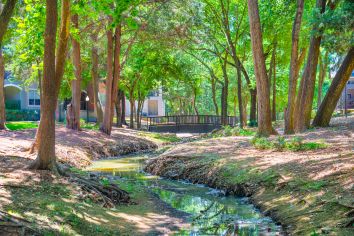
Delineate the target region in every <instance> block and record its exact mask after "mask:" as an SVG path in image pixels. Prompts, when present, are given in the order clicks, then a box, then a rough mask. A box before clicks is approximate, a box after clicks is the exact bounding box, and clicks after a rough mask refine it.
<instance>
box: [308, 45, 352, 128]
mask: <svg viewBox="0 0 354 236" xmlns="http://www.w3.org/2000/svg"><path fill="white" fill-rule="evenodd" d="M353 70H354V47H351V48H350V50H349V51H348V53H347V55H346V57H345V59H344V60H343V63H342V65H341V66H340V68H339V70H338V71H337V73H336V75H335V77H334V78H333V81H332V84H331V86H330V87H329V90H328V92H327V94H326V96H325V98H324V99H323V102H322V103H321V106H320V107H319V109H318V111H317V114H316V117H315V119H314V120H313V125H314V126H328V125H329V122H330V121H331V117H332V114H333V111H334V109H335V108H336V106H337V103H338V100H339V98H340V96H341V94H342V92H343V89H344V87H345V85H346V84H347V81H348V80H349V78H350V75H351V73H352V71H353ZM345 95H346V94H345Z"/></svg>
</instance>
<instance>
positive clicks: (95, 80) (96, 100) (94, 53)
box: [91, 31, 103, 125]
mask: <svg viewBox="0 0 354 236" xmlns="http://www.w3.org/2000/svg"><path fill="white" fill-rule="evenodd" d="M91 39H92V49H91V61H92V67H91V76H92V88H93V104H94V107H95V113H96V118H97V121H96V123H97V125H101V124H102V121H103V111H102V104H101V101H100V97H99V77H98V76H99V75H98V48H97V41H98V33H97V31H96V32H93V33H92V34H91Z"/></svg>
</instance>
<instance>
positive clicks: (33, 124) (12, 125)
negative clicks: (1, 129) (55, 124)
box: [6, 121, 38, 131]
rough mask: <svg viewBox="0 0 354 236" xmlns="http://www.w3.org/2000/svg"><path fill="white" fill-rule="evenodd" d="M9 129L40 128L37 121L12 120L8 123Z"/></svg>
mask: <svg viewBox="0 0 354 236" xmlns="http://www.w3.org/2000/svg"><path fill="white" fill-rule="evenodd" d="M6 127H7V128H8V129H9V130H13V131H14V130H25V129H36V128H38V122H37V121H11V122H7V123H6Z"/></svg>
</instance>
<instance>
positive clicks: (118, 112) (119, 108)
mask: <svg viewBox="0 0 354 236" xmlns="http://www.w3.org/2000/svg"><path fill="white" fill-rule="evenodd" d="M115 107H116V116H117V122H116V126H117V127H118V128H120V127H122V101H121V90H120V89H119V90H118V94H117V101H116V103H115Z"/></svg>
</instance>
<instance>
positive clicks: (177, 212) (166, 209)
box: [88, 153, 282, 235]
mask: <svg viewBox="0 0 354 236" xmlns="http://www.w3.org/2000/svg"><path fill="white" fill-rule="evenodd" d="M156 156H157V154H154V153H149V154H135V155H129V156H126V157H121V158H116V159H109V160H100V161H95V162H94V163H93V165H92V166H90V167H89V169H88V170H90V171H94V172H99V173H100V174H103V175H105V176H106V177H107V178H109V179H113V180H115V181H117V182H118V184H119V185H120V187H122V188H123V189H125V190H127V191H128V192H131V193H132V194H134V192H135V191H137V190H139V191H142V192H143V194H144V198H146V199H150V200H151V199H152V201H153V205H155V206H154V209H144V214H143V215H144V216H146V215H155V217H154V218H153V219H152V221H153V222H151V224H149V225H145V226H144V227H145V228H144V227H140V228H139V224H140V222H138V221H136V227H135V228H134V229H133V230H132V234H131V235H166V234H167V235H172V234H177V235H235V234H238V235H260V234H267V235H280V234H282V229H281V227H280V226H279V225H277V224H275V223H274V222H273V221H272V220H271V218H269V217H266V216H264V215H263V214H262V213H261V212H260V211H259V210H257V209H256V208H255V207H254V205H252V204H250V203H249V201H248V199H247V198H237V197H234V196H226V195H225V192H224V191H222V190H217V189H212V188H209V187H207V186H205V185H198V184H191V183H187V182H183V181H176V180H170V179H165V178H161V177H158V176H155V175H150V174H147V173H145V172H144V171H143V169H144V167H145V165H146V164H145V163H146V161H148V160H150V159H152V158H154V157H156ZM150 166H151V165H150ZM133 199H134V195H133ZM139 204H140V205H142V206H141V207H142V208H144V207H145V206H146V205H147V204H144V202H139ZM118 211H119V209H118ZM129 214H130V215H131V216H130V218H131V220H132V222H134V220H135V218H136V216H137V215H141V214H140V213H137V212H130V213H129ZM156 214H157V215H158V214H161V216H164V217H158V216H156ZM166 215H169V216H166ZM171 216H172V217H174V218H177V219H178V220H180V223H179V224H175V223H174V222H171V221H169V220H166V219H168V218H169V217H171ZM145 220H146V219H145ZM150 220H151V219H150Z"/></svg>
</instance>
